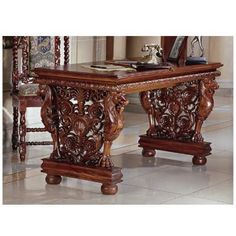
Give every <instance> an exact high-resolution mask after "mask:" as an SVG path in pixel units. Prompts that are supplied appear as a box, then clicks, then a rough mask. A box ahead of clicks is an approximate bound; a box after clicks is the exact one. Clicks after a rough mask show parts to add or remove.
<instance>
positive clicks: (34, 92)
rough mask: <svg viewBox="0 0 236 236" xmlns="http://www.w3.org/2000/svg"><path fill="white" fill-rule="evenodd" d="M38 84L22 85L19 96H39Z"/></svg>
mask: <svg viewBox="0 0 236 236" xmlns="http://www.w3.org/2000/svg"><path fill="white" fill-rule="evenodd" d="M38 91H39V85H38V84H22V85H20V86H19V96H38Z"/></svg>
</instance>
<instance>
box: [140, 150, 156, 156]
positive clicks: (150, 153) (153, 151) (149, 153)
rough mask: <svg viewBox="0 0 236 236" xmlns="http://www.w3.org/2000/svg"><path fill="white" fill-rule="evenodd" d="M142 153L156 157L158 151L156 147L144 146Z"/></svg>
mask: <svg viewBox="0 0 236 236" xmlns="http://www.w3.org/2000/svg"><path fill="white" fill-rule="evenodd" d="M142 155H143V156H144V157H154V156H155V155H156V151H155V150H154V149H147V148H143V151H142Z"/></svg>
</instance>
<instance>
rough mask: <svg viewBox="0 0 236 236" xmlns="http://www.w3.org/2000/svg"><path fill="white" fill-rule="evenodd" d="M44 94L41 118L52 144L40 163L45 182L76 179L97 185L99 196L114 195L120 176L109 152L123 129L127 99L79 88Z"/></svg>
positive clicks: (53, 89) (48, 90) (59, 88)
mask: <svg viewBox="0 0 236 236" xmlns="http://www.w3.org/2000/svg"><path fill="white" fill-rule="evenodd" d="M45 91H46V94H45V99H44V104H43V106H42V110H41V116H42V121H43V123H44V125H45V127H46V129H47V130H48V131H49V132H50V133H51V134H52V138H53V144H54V145H53V152H52V154H51V156H50V158H49V159H44V160H43V164H42V169H43V170H42V171H43V172H46V173H47V175H48V176H47V178H46V181H47V183H59V182H60V181H59V179H60V178H59V177H58V176H68V177H76V178H81V179H86V180H91V181H96V182H100V183H102V188H101V191H102V193H104V194H115V193H116V192H117V190H118V188H117V186H116V184H117V183H119V182H121V178H122V173H121V169H120V168H117V167H114V166H113V164H112V161H111V154H110V149H111V145H112V142H113V140H115V139H116V138H117V137H118V136H119V133H120V131H121V130H122V128H123V114H122V113H123V110H124V106H125V105H126V104H127V100H126V99H125V98H124V96H123V95H122V94H120V93H116V92H106V91H98V90H85V89H81V88H71V87H62V86H50V87H47V88H46V90H45ZM102 149H103V150H102Z"/></svg>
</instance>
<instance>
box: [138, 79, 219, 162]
mask: <svg viewBox="0 0 236 236" xmlns="http://www.w3.org/2000/svg"><path fill="white" fill-rule="evenodd" d="M217 88H218V85H217V83H216V81H215V80H214V78H204V79H202V80H199V81H191V82H186V83H183V84H178V85H176V86H174V87H172V88H163V89H158V90H152V91H146V92H141V93H140V100H141V104H142V106H143V108H144V110H145V111H146V113H147V114H148V120H149V129H148V130H147V133H146V135H142V136H140V140H139V145H140V146H141V147H143V155H144V156H154V155H155V149H160V150H166V151H171V152H178V153H184V154H190V155H193V156H194V157H193V164H195V165H204V164H205V163H206V158H205V157H206V156H207V155H210V151H211V148H210V143H207V142H204V140H203V138H202V135H201V127H202V124H203V121H204V120H205V119H206V118H207V117H208V115H209V114H210V112H211V111H212V109H213V106H214V101H213V95H214V91H215V89H217Z"/></svg>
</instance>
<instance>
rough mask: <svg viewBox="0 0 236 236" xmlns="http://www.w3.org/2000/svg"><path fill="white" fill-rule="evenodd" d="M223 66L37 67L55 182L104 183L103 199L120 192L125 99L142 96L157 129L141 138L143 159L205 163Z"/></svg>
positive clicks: (50, 175)
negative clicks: (161, 153)
mask: <svg viewBox="0 0 236 236" xmlns="http://www.w3.org/2000/svg"><path fill="white" fill-rule="evenodd" d="M221 66H222V64H220V63H209V64H206V65H192V66H183V67H176V68H174V70H172V71H170V70H152V71H145V72H135V71H133V72H125V71H116V72H101V71H99V72H98V71H95V70H92V69H89V68H84V67H83V66H82V65H80V64H74V65H73V64H72V65H67V66H57V67H52V68H47V69H46V68H37V69H36V70H35V73H36V74H37V76H38V77H37V78H36V79H35V81H36V82H37V83H39V84H40V85H47V86H46V89H42V93H43V96H44V104H43V106H42V109H41V116H42V121H43V123H44V125H45V127H46V129H47V130H48V131H49V132H50V133H51V135H52V138H53V144H54V145H53V152H52V153H51V155H50V157H49V158H47V159H43V163H42V172H45V173H46V174H47V176H46V182H47V183H48V184H59V183H60V182H61V176H67V177H74V178H79V179H85V180H90V181H96V182H100V183H102V186H101V191H102V193H103V194H115V193H116V192H117V190H118V187H117V183H119V182H121V181H122V173H121V168H118V167H114V166H113V163H112V160H111V153H110V150H111V145H112V142H113V141H114V140H115V139H116V138H117V137H118V136H119V134H120V132H121V130H122V128H123V115H122V113H123V111H124V108H125V106H126V105H127V104H128V101H127V99H126V98H125V95H126V94H128V93H134V92H139V93H140V101H141V104H142V106H143V108H144V110H145V112H146V113H147V116H148V120H149V129H148V130H147V132H146V134H145V135H141V136H140V140H139V146H140V147H142V148H143V151H142V154H143V156H147V157H151V156H154V155H155V150H156V149H157V150H166V151H171V152H177V153H184V154H189V155H192V156H193V159H192V162H193V164H194V165H204V164H205V163H206V161H207V159H206V156H208V155H210V152H211V147H210V143H209V142H205V141H204V140H203V137H202V135H201V127H202V124H203V121H204V120H205V119H206V118H207V117H208V115H209V114H210V112H211V111H212V108H213V105H214V101H213V95H214V92H215V90H216V89H217V88H218V85H217V83H216V81H215V77H216V76H219V75H220V72H219V71H217V68H219V67H221Z"/></svg>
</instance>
